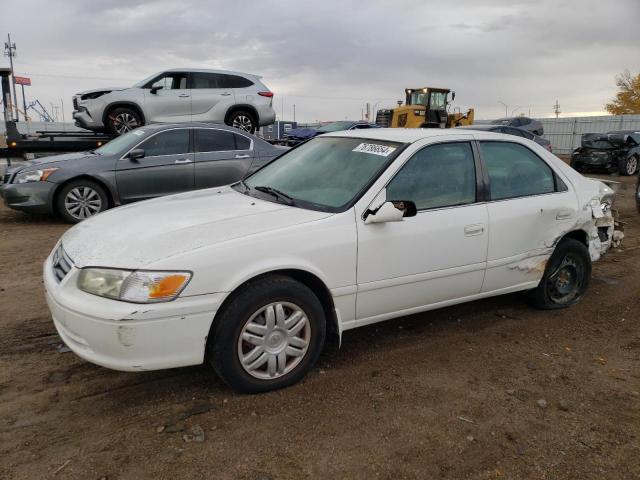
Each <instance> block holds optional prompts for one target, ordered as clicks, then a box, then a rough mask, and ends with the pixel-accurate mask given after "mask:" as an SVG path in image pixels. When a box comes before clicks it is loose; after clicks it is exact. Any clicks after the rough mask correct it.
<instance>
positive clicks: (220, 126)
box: [139, 122, 251, 135]
mask: <svg viewBox="0 0 640 480" xmlns="http://www.w3.org/2000/svg"><path fill="white" fill-rule="evenodd" d="M139 128H140V129H141V130H151V131H155V130H168V129H170V128H217V129H219V130H228V131H230V132H236V133H241V134H242V133H244V134H249V132H244V131H242V130H239V129H237V128H235V127H230V126H229V125H225V124H223V123H205V122H185V123H150V124H149V125H144V126H142V127H139ZM249 135H251V134H249Z"/></svg>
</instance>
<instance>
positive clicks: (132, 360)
mask: <svg viewBox="0 0 640 480" xmlns="http://www.w3.org/2000/svg"><path fill="white" fill-rule="evenodd" d="M79 272H80V270H79V269H78V268H76V267H72V268H71V270H70V271H69V273H67V275H66V276H65V277H64V278H63V279H62V280H61V281H60V283H58V281H57V279H56V278H55V277H54V275H53V269H52V265H51V256H49V258H47V260H46V261H45V263H44V285H45V290H46V298H47V303H48V305H49V309H50V310H51V316H52V317H53V323H54V325H55V327H56V330H57V331H58V334H59V335H60V337H61V338H62V340H63V341H64V343H65V344H66V345H67V346H68V347H69V348H70V349H71V350H72V351H73V352H74V353H76V355H78V356H79V357H81V358H83V359H85V360H87V361H89V362H91V363H95V364H97V365H101V366H103V367H107V368H111V369H114V370H123V371H139V370H159V369H165V368H174V367H183V366H188V365H198V364H201V363H202V362H203V361H204V354H205V347H206V341H207V336H208V335H209V329H210V327H211V322H212V320H213V317H214V315H215V313H216V311H217V309H218V306H219V304H220V303H221V301H222V298H223V294H210V295H198V296H194V297H184V298H182V297H181V298H178V299H176V300H174V301H172V302H166V303H156V304H134V303H128V302H121V301H117V300H110V299H107V298H102V297H98V296H95V295H91V294H88V293H86V292H83V291H81V290H79V289H78V288H77V287H76V282H77V277H78V274H79Z"/></svg>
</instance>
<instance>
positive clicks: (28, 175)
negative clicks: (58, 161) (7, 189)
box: [14, 168, 58, 183]
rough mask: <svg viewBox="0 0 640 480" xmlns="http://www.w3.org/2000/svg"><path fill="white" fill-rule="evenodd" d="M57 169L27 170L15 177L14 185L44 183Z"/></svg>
mask: <svg viewBox="0 0 640 480" xmlns="http://www.w3.org/2000/svg"><path fill="white" fill-rule="evenodd" d="M56 170H58V169H57V168H45V169H44V170H29V171H26V172H20V173H18V175H16V179H15V181H14V183H29V182H44V181H45V180H46V179H47V178H49V175H51V174H52V173H53V172H55V171H56Z"/></svg>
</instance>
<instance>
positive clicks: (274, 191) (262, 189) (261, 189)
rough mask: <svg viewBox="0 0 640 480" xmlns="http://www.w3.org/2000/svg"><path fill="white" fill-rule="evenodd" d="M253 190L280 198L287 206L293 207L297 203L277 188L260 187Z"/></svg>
mask: <svg viewBox="0 0 640 480" xmlns="http://www.w3.org/2000/svg"><path fill="white" fill-rule="evenodd" d="M243 183H244V182H243ZM253 188H254V189H256V190H258V191H259V192H264V193H270V194H271V195H273V196H274V197H276V198H279V199H280V200H283V201H284V203H286V204H287V205H293V204H294V203H295V200H294V199H293V198H291V197H290V196H289V195H287V194H286V193H284V192H281V191H280V190H278V189H277V188H273V187H266V186H264V185H258V186H257V187H253Z"/></svg>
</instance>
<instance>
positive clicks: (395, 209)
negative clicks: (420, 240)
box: [364, 200, 417, 224]
mask: <svg viewBox="0 0 640 480" xmlns="http://www.w3.org/2000/svg"><path fill="white" fill-rule="evenodd" d="M416 213H417V209H416V205H415V203H413V202H412V201H409V200H400V201H395V202H384V203H383V204H382V206H381V207H380V208H378V209H377V210H375V211H371V210H369V213H368V214H367V217H366V218H365V220H364V223H366V224H369V223H387V222H401V221H402V219H403V218H404V217H413V216H415V215H416Z"/></svg>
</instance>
